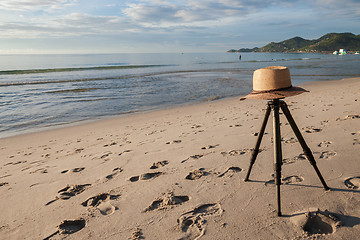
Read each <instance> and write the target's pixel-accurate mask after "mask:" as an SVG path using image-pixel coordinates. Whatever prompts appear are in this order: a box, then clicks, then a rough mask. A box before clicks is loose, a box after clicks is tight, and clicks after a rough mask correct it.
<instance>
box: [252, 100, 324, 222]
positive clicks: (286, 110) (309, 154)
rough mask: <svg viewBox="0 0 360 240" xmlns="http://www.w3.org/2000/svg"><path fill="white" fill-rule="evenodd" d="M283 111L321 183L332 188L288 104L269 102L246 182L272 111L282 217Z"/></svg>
mask: <svg viewBox="0 0 360 240" xmlns="http://www.w3.org/2000/svg"><path fill="white" fill-rule="evenodd" d="M280 108H281V110H282V111H283V113H284V114H285V116H286V119H287V120H288V122H289V124H290V126H291V128H292V130H293V131H294V133H295V135H296V137H297V139H298V140H299V143H300V145H301V147H302V149H303V151H304V154H305V156H306V158H307V159H308V160H309V162H310V164H311V165H312V166H313V167H314V169H315V171H316V173H317V175H318V177H319V178H320V181H321V183H322V185H323V186H324V189H325V190H329V189H330V188H329V187H328V186H327V185H326V182H325V180H324V178H323V177H322V176H321V173H320V171H319V169H318V167H317V165H316V162H315V159H314V156H313V154H312V152H311V150H310V148H309V147H308V146H307V144H306V142H305V140H304V138H303V136H302V135H301V133H300V131H299V128H298V127H297V125H296V123H295V121H294V119H293V117H292V116H291V113H290V111H289V108H288V107H287V104H286V103H285V102H284V101H282V100H279V99H274V100H271V101H269V102H268V105H267V109H266V112H265V117H264V121H263V123H262V126H261V129H260V132H259V135H258V138H257V141H256V145H255V149H254V151H253V152H252V155H251V159H250V166H249V169H248V172H247V174H246V177H245V182H246V181H249V176H250V172H251V169H252V167H253V165H254V163H255V160H256V157H257V155H258V153H259V148H260V144H261V140H262V138H263V136H264V131H265V128H266V124H267V122H268V119H269V115H270V111H271V110H273V139H274V171H275V184H276V198H277V207H278V211H277V215H278V216H281V204H280V203H281V202H280V185H281V165H282V164H283V163H282V151H281V135H280V118H279V109H280Z"/></svg>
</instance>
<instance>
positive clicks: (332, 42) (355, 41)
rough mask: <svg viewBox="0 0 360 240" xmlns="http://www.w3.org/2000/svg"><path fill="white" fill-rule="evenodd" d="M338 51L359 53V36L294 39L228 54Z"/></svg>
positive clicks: (347, 34)
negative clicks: (344, 50)
mask: <svg viewBox="0 0 360 240" xmlns="http://www.w3.org/2000/svg"><path fill="white" fill-rule="evenodd" d="M339 49H346V50H347V51H353V52H355V51H360V35H354V34H352V33H328V34H326V35H324V36H322V37H320V38H319V39H315V40H307V39H303V38H301V37H294V38H290V39H288V40H285V41H282V42H278V43H275V42H271V43H269V44H267V45H265V46H263V47H261V48H253V49H248V48H242V49H239V50H234V49H231V50H229V51H228V52H333V51H335V50H339Z"/></svg>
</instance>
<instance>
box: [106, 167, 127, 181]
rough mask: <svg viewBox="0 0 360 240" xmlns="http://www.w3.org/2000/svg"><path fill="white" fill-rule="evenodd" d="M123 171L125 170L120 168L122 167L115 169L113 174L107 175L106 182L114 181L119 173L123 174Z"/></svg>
mask: <svg viewBox="0 0 360 240" xmlns="http://www.w3.org/2000/svg"><path fill="white" fill-rule="evenodd" d="M122 171H123V169H122V168H120V167H117V168H114V169H113V173H111V174H109V175H107V176H106V177H105V179H106V180H111V179H113V178H114V177H115V176H116V175H118V174H119V173H121V172H122Z"/></svg>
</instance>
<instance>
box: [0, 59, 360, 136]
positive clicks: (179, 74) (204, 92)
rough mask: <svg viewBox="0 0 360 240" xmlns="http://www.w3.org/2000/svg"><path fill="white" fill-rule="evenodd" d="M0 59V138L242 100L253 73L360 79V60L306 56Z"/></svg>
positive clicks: (298, 78)
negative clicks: (275, 68) (278, 69)
mask: <svg viewBox="0 0 360 240" xmlns="http://www.w3.org/2000/svg"><path fill="white" fill-rule="evenodd" d="M241 55H242V58H241V61H239V54H238V53H236V54H235V53H184V54H181V53H178V54H176V53H169V54H84V55H80V54H77V55H0V138H3V137H7V136H12V135H17V134H21V133H27V132H34V131H39V130H43V129H46V128H52V127H57V126H61V125H65V124H73V123H78V122H81V121H85V120H92V119H100V118H104V117H108V116H115V115H120V114H131V113H134V112H141V111H148V110H154V109H161V108H165V107H172V106H176V105H181V104H189V103H194V102H202V101H212V100H216V99H221V98H226V97H233V96H242V95H245V94H247V93H249V92H251V90H252V73H253V71H254V70H256V69H258V68H262V67H266V66H272V65H281V66H287V67H288V68H289V69H290V73H291V76H292V82H293V85H297V84H300V83H302V82H305V81H321V80H325V81H326V80H332V79H341V78H346V77H359V76H360V55H344V56H334V55H326V54H314V53H312V54H302V53H291V54H290V53H241Z"/></svg>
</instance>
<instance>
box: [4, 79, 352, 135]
mask: <svg viewBox="0 0 360 240" xmlns="http://www.w3.org/2000/svg"><path fill="white" fill-rule="evenodd" d="M356 79H357V77H349V78H342V79H338V80H323V81H308V82H304V83H302V84H300V85H299V86H304V87H306V86H310V87H311V86H318V85H320V86H321V85H323V84H325V83H331V84H335V83H336V82H338V81H357V80H356ZM340 84H341V83H340ZM241 97H242V96H236V97H234V96H233V97H225V98H221V99H215V100H203V101H200V102H190V103H182V104H178V105H171V106H160V107H158V108H157V107H154V108H153V109H149V110H142V111H141V110H140V111H138V112H137V111H130V112H129V113H118V114H116V115H112V116H103V117H98V118H95V119H86V120H79V121H75V122H69V123H62V124H56V125H51V126H43V127H39V128H32V129H28V130H23V131H21V132H20V133H10V134H9V135H8V136H4V137H0V140H1V139H8V138H16V137H21V136H26V135H31V134H37V133H42V132H48V131H54V130H59V131H61V130H62V129H65V130H66V128H72V127H75V128H76V127H79V126H81V125H86V126H88V125H91V124H96V123H99V122H101V121H111V120H116V119H118V118H124V117H130V116H134V115H138V114H149V113H154V112H157V111H159V112H161V111H168V110H171V109H174V110H176V109H177V108H184V107H185V108H186V107H191V106H194V105H203V104H210V103H212V102H218V101H226V100H235V99H240V98H241Z"/></svg>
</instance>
